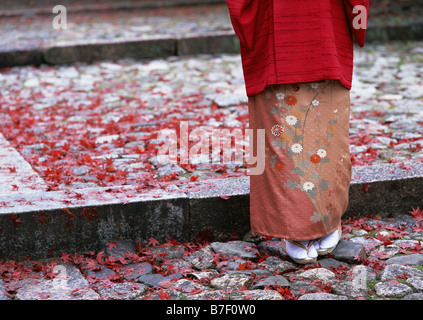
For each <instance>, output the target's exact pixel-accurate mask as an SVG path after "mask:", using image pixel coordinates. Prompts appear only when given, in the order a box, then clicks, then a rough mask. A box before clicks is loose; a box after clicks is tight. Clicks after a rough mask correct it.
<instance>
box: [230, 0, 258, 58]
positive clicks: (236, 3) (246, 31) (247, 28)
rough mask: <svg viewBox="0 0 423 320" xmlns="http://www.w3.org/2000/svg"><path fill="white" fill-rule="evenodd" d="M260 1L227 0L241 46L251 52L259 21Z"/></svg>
mask: <svg viewBox="0 0 423 320" xmlns="http://www.w3.org/2000/svg"><path fill="white" fill-rule="evenodd" d="M260 1H261V0H260ZM260 1H258V0H226V4H227V6H228V9H229V15H230V18H231V23H232V26H233V28H234V31H235V34H236V35H237V37H238V39H239V42H240V45H241V46H242V47H244V48H246V49H249V50H251V49H252V47H253V45H254V36H255V30H256V24H257V22H258V20H259V16H258V8H259V5H260Z"/></svg>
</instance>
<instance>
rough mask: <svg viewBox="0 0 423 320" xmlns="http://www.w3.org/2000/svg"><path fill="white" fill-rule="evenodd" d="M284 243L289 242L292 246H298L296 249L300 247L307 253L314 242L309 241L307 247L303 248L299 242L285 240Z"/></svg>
mask: <svg viewBox="0 0 423 320" xmlns="http://www.w3.org/2000/svg"><path fill="white" fill-rule="evenodd" d="M286 241H288V242H291V243H292V244H294V245H296V246H298V247H300V248H302V249H304V250H306V251H307V252H308V250H309V249H310V248H311V246H312V245H313V243H314V240H310V241H309V243H308V245H307V247H306V246H305V245H303V244H302V243H299V242H297V241H295V240H286Z"/></svg>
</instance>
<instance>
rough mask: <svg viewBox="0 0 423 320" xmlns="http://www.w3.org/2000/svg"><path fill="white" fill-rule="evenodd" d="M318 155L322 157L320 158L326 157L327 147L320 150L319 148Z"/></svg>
mask: <svg viewBox="0 0 423 320" xmlns="http://www.w3.org/2000/svg"><path fill="white" fill-rule="evenodd" d="M316 153H317V155H318V156H319V157H320V158H322V159H323V158H324V157H326V150H325V149H319V150H317V152H316Z"/></svg>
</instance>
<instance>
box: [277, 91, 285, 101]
mask: <svg viewBox="0 0 423 320" xmlns="http://www.w3.org/2000/svg"><path fill="white" fill-rule="evenodd" d="M276 98H277V99H278V100H282V99H285V94H284V93H282V92H278V93H277V94H276Z"/></svg>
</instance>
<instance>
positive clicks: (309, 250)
mask: <svg viewBox="0 0 423 320" xmlns="http://www.w3.org/2000/svg"><path fill="white" fill-rule="evenodd" d="M281 242H282V248H283V250H284V251H285V252H286V253H287V254H288V256H289V257H290V258H291V259H292V260H294V261H295V262H297V263H299V264H307V263H313V262H316V260H317V256H318V253H317V250H316V248H315V244H314V240H309V241H295V240H287V239H281Z"/></svg>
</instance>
